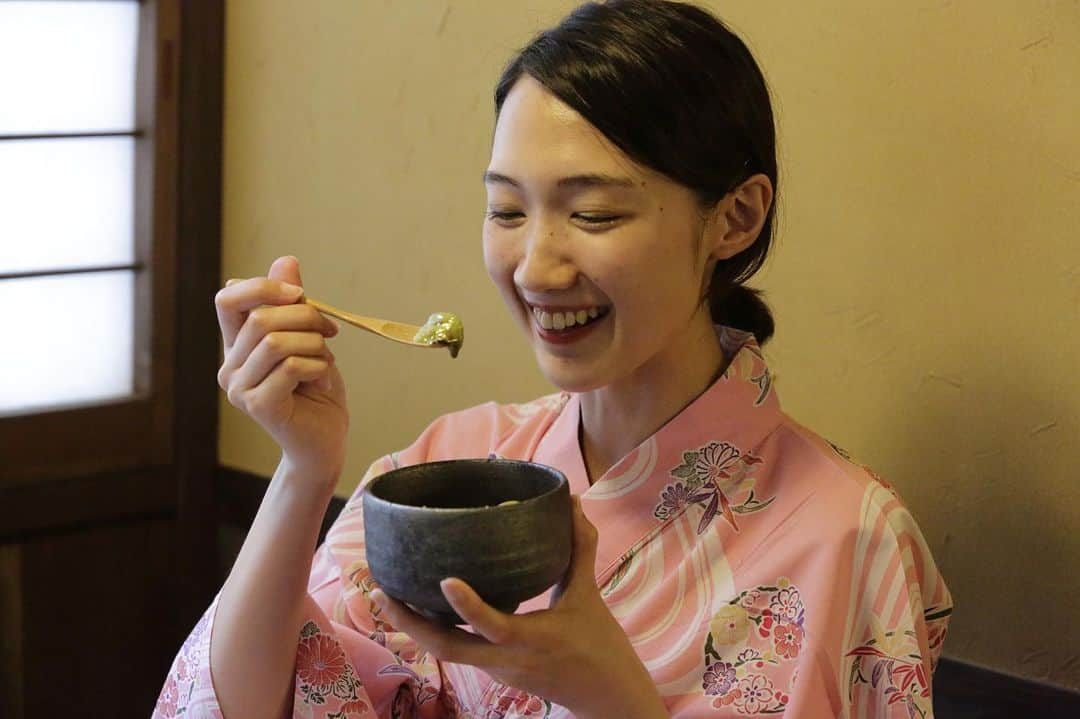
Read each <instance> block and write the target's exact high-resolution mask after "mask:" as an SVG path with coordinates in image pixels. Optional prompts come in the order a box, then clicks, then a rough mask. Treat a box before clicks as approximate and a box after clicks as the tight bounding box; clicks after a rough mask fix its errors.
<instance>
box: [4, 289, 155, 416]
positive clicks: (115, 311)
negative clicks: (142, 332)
mask: <svg viewBox="0 0 1080 719" xmlns="http://www.w3.org/2000/svg"><path fill="white" fill-rule="evenodd" d="M133 300H134V275H133V273H132V272H129V271H119V272H97V273H91V274H85V275H59V276H55V277H34V278H28V279H19V280H5V281H3V282H0V307H9V308H11V307H18V308H20V309H19V311H17V312H16V311H10V310H9V311H7V312H5V313H4V324H3V328H2V332H3V338H2V339H0V346H2V347H3V354H2V359H0V367H2V370H0V413H3V414H8V413H14V412H22V411H26V410H31V409H41V408H44V407H48V406H55V405H62V404H69V403H82V402H92V401H100V400H106V399H113V398H118V397H123V396H126V395H130V394H132V393H133V390H134V384H133V381H134V380H133V374H132V364H133V362H132V357H133V355H132V353H133V351H134V350H133V339H134V327H135V323H134V318H133V316H132V312H133V308H134V301H133Z"/></svg>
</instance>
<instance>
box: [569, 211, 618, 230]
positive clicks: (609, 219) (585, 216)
mask: <svg viewBox="0 0 1080 719" xmlns="http://www.w3.org/2000/svg"><path fill="white" fill-rule="evenodd" d="M574 217H576V218H577V219H579V220H581V221H582V222H584V223H585V224H586V225H588V226H589V227H608V226H610V225H613V224H615V223H616V222H618V221H619V220H621V219H622V216H621V215H605V214H597V213H591V212H578V213H575V214H574Z"/></svg>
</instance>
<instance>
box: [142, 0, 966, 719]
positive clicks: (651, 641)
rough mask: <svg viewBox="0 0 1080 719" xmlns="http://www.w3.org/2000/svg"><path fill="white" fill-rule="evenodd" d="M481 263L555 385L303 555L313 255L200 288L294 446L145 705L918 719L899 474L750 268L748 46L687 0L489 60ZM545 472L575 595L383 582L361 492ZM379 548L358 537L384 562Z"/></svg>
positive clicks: (323, 480)
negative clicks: (805, 397)
mask: <svg viewBox="0 0 1080 719" xmlns="http://www.w3.org/2000/svg"><path fill="white" fill-rule="evenodd" d="M494 100H495V110H496V124H495V132H494V138H493V141H492V146H491V156H490V159H489V162H488V166H487V169H486V172H485V173H484V181H485V186H486V188H487V208H486V216H485V222H484V228H483V248H484V261H485V265H486V268H487V271H488V273H489V275H490V277H491V279H492V280H493V282H494V283H495V285H496V286H497V287H498V289H499V291H500V292H501V294H502V296H503V299H504V300H505V302H506V305H507V307H508V309H509V311H510V313H511V315H512V316H513V318H514V320H515V321H516V322H517V324H518V325H519V327H520V329H521V331H522V332H523V333H524V335H525V337H526V339H527V341H528V342H529V344H530V346H531V348H532V350H533V352H534V354H535V356H536V360H537V363H538V365H539V367H540V369H541V370H542V372H543V373H544V374H545V375H546V376H547V378H548V379H549V380H550V381H551V382H553V383H554V384H555V385H556V386H558V388H559V389H560V390H561V391H560V392H559V393H557V394H555V395H551V396H548V397H542V398H540V399H538V400H535V401H533V402H530V403H526V404H523V405H499V404H495V403H487V404H484V405H480V406H478V407H473V408H471V409H466V410H463V411H460V412H456V413H453V414H450V415H446V416H443V417H440V418H439V419H437V420H435V421H434V422H433V423H432V424H431V425H430V426H429V427H428V429H427V430H425V431H424V433H423V434H422V435H421V436H420V437H419V438H418V439H417V440H416V441H415V442H414V443H413V444H412V445H410V446H409V447H407V448H406V449H404V450H402V451H400V452H394V453H391V454H388V455H386V456H384V457H383V458H382V459H380V460H378V461H377V462H375V463H374V464H373V465H372V466H371V468H370V470H369V471H368V472H367V474H366V476H365V478H364V479H363V480H362V481H361V488H360V490H358V491H357V492H356V493H355V494H353V496H352V498H351V499H350V500H349V503H348V505H347V506H346V508H345V510H344V511H343V512H342V514H341V516H340V518H339V519H338V520H337V521H336V522H335V524H334V526H333V527H332V528H331V530H330V532H329V534H328V536H327V541H326V542H325V543H324V544H323V545H322V546H321V547H319V548H318V549H317V551H315V554H314V559H312V556H311V555H312V550H313V549H315V547H314V544H315V537H316V533H317V531H318V527H319V520H320V519H321V517H322V514H323V512H324V511H325V508H326V504H327V501H328V499H329V496H330V494H331V492H332V490H333V487H334V486H335V484H336V480H337V476H338V474H339V473H340V471H341V467H342V465H343V461H344V437H345V434H346V429H347V426H348V409H347V405H346V401H345V392H344V383H343V379H342V376H341V374H340V373H339V372H338V369H337V367H336V364H335V362H334V357H333V354H332V353H331V352H330V350H329V349H328V347H327V340H328V339H330V338H332V337H333V336H334V335H335V334H336V331H335V330H334V328H333V327H331V326H329V325H328V324H327V323H326V322H325V321H324V320H323V319H322V318H321V317H319V316H318V314H317V313H315V312H314V311H312V310H311V308H310V307H304V306H303V305H298V304H297V303H296V302H297V298H298V297H299V296H300V295H301V293H302V290H301V287H300V286H299V285H300V283H301V280H300V272H299V263H298V261H297V260H296V259H295V258H293V257H283V258H279V259H278V260H277V261H276V262H275V263H274V264H273V265H272V266H271V268H270V271H269V273H268V276H267V277H256V278H249V279H245V280H241V281H236V282H231V283H229V284H228V286H227V287H226V288H225V289H223V290H221V292H220V293H219V295H218V298H217V307H218V316H219V321H220V324H221V328H222V334H223V338H224V347H225V356H224V361H223V364H222V367H221V371H220V373H219V381H220V383H221V385H222V387H223V388H224V389H225V390H226V391H227V392H228V396H229V400H230V402H232V403H233V404H234V405H236V406H237V407H239V408H240V409H242V410H243V411H245V412H246V413H247V414H248V415H250V416H251V417H252V418H253V419H255V420H256V421H257V422H258V423H259V424H260V425H261V426H262V427H263V428H264V429H265V430H266V431H267V432H268V433H269V434H270V435H271V436H272V437H273V438H274V440H275V441H276V442H277V443H278V445H280V447H281V448H282V451H283V456H282V461H281V463H280V465H279V467H278V471H277V472H276V474H275V476H274V478H273V480H272V482H271V484H270V487H269V489H268V491H267V495H266V498H265V499H264V501H263V504H262V506H261V507H260V509H259V514H258V516H257V517H256V520H255V523H254V525H253V527H252V529H251V531H250V533H249V534H248V537H247V539H246V541H245V543H244V547H243V549H242V550H241V553H240V556H239V558H238V559H237V561H236V564H235V566H234V567H233V569H232V572H231V573H230V575H229V577H228V580H227V581H226V583H225V585H224V587H223V588H222V591H221V593H220V594H219V596H218V598H217V599H216V600H215V601H214V602H213V604H212V605H211V606H210V608H209V609H208V610H207V612H206V614H205V616H204V618H203V619H202V621H200V622H199V624H198V625H197V626H196V628H195V630H194V631H193V633H192V635H191V637H190V638H189V640H188V642H187V643H186V644H185V645H184V647H183V649H182V650H181V652H180V656H179V657H178V658H177V662H176V664H175V665H174V668H173V672H172V673H171V674H170V676H169V678H168V680H167V683H166V686H165V689H164V691H163V693H162V700H161V703H160V704H159V706H158V715H159V716H163V717H165V716H170V717H171V716H175V715H177V714H179V713H180V712H181V709H183V710H184V711H186V712H188V713H196V714H199V713H204V714H207V715H217V714H218V713H220V714H223V715H225V716H228V717H230V719H236V718H237V717H245V716H283V715H287V714H288V713H289V712H291V713H292V715H293V716H296V717H301V716H303V717H312V716H318V717H326V718H327V719H330V718H331V717H333V718H335V719H336V718H338V717H346V716H355V717H375V716H382V717H406V716H407V717H414V716H421V717H429V718H432V719H433V718H435V717H465V716H474V717H479V716H483V717H487V718H489V719H492V718H500V719H501V718H504V717H533V716H535V717H571V716H573V717H578V718H580V719H585V718H590V719H591V718H600V717H604V718H610V717H623V718H631V719H637V718H641V719H652V718H654V717H668V716H672V717H679V718H682V719H691V718H697V717H713V716H736V715H762V714H772V715H776V714H784V715H786V716H788V717H796V718H811V717H824V716H841V715H842V716H851V717H862V716H877V717H887V716H895V717H905V718H907V719H910V717H913V716H922V717H926V716H930V714H931V712H932V706H931V701H932V697H931V694H932V675H933V669H934V665H935V663H936V660H937V657H938V656H939V654H940V651H941V645H942V642H943V640H944V635H945V629H946V625H947V622H948V617H949V615H950V613H951V609H952V603H951V599H950V595H949V592H948V589H947V588H946V586H945V584H944V582H943V581H942V578H941V577H940V575H939V573H938V571H937V569H936V567H935V564H934V560H933V557H932V556H931V555H930V553H929V551H928V549H927V547H926V544H925V542H924V541H923V538H922V536H921V534H920V532H919V529H918V527H917V525H916V524H915V522H914V520H913V519H912V517H911V515H910V513H909V512H908V510H907V509H906V507H905V506H904V504H903V502H902V501H901V500H900V498H899V496H898V495H897V493H896V492H895V490H894V489H893V488H892V487H891V486H890V485H889V484H888V483H887V482H885V481H884V480H883V479H881V478H880V477H878V476H877V475H876V474H874V473H873V472H872V471H871V470H869V469H868V468H866V467H864V466H862V465H861V464H860V463H858V462H857V461H855V460H854V459H853V458H851V457H850V456H849V455H848V454H847V453H846V452H844V451H843V450H842V449H840V448H839V447H836V446H835V445H832V444H830V443H829V442H827V441H826V440H825V439H823V438H822V437H820V436H819V435H817V434H815V433H814V432H812V431H811V430H809V429H808V428H806V427H804V426H802V425H801V424H799V423H798V422H796V421H795V420H793V419H792V418H791V417H789V416H788V415H787V414H785V413H784V411H783V410H782V409H781V407H780V403H779V399H778V397H777V393H776V391H775V389H774V387H773V381H772V374H771V372H770V370H769V368H768V367H767V366H766V364H765V361H764V357H763V354H762V351H761V346H762V345H763V344H764V343H765V342H766V341H768V340H769V338H770V337H771V336H772V334H773V331H774V326H773V321H772V316H771V313H770V311H769V309H768V308H767V307H766V305H765V304H764V302H763V301H762V299H761V297H760V296H759V294H758V293H757V292H756V291H754V290H751V289H749V288H747V287H746V286H745V285H744V284H743V282H744V281H745V280H747V279H748V278H749V277H750V276H752V275H753V274H754V273H755V272H756V270H757V269H758V268H759V267H760V266H761V263H762V262H763V261H764V258H765V256H766V254H767V252H768V249H769V246H770V243H771V238H772V228H773V217H774V207H775V199H776V194H777V188H778V180H779V178H778V176H777V170H776V149H775V127H774V124H773V114H772V110H771V103H770V98H769V93H768V90H767V87H766V84H765V81H764V78H763V76H762V74H761V71H760V70H759V68H758V66H757V64H756V62H755V61H754V59H753V57H752V56H751V54H750V52H749V50H748V49H747V47H746V45H745V44H744V43H743V41H742V40H740V39H739V38H738V37H737V36H736V35H735V34H733V33H732V32H731V31H730V30H729V29H728V28H727V27H726V26H725V25H724V24H723V23H722V22H721V21H720V20H718V19H717V18H715V17H714V16H712V15H711V14H709V13H708V12H706V11H704V10H701V9H699V8H696V7H694V6H692V5H688V4H683V3H676V2H665V1H664V0H610V1H609V2H605V3H588V4H585V5H582V6H581V7H579V8H578V9H576V10H575V11H574V12H572V13H571V14H570V15H569V16H567V17H566V18H565V19H564V20H563V21H562V22H561V23H560V24H559V25H558V26H556V27H554V28H551V29H549V30H547V31H544V32H542V33H540V34H539V35H538V36H537V37H536V38H534V39H533V41H532V42H531V43H529V44H528V45H527V46H526V47H525V48H524V49H523V50H522V51H521V52H520V53H518V55H517V56H516V57H514V58H513V59H512V60H511V62H510V63H509V64H508V65H507V67H506V68H505V70H504V72H503V75H502V77H501V78H500V80H499V82H498V84H497V87H496V90H495V97H494ZM485 456H486V457H501V458H509V459H517V460H527V461H531V462H536V463H540V464H546V465H550V466H552V467H555V468H557V469H559V470H561V471H562V472H563V473H564V474H565V475H566V477H567V478H568V480H569V483H570V487H571V491H572V492H573V493H574V494H575V495H576V497H575V502H574V540H573V557H572V560H571V564H570V568H569V570H568V571H567V573H566V576H565V577H564V578H563V580H562V582H561V583H560V584H559V585H558V586H556V587H555V588H553V589H551V590H549V591H548V592H546V593H545V594H543V595H541V596H539V597H535V598H534V599H532V600H529V601H528V602H526V603H525V604H524V605H522V606H521V607H520V608H519V609H518V610H517V611H516V613H513V614H510V613H506V612H502V611H499V610H497V609H495V608H493V607H491V606H488V605H487V604H485V603H484V601H483V600H481V598H480V597H479V595H477V594H476V592H474V591H473V590H472V588H470V587H469V586H468V585H466V584H465V583H464V582H462V581H461V580H460V579H457V578H454V577H447V578H445V579H444V580H443V582H442V585H441V587H442V591H443V593H444V594H445V596H446V600H447V601H448V602H449V604H450V605H451V606H452V607H453V609H454V610H455V612H456V613H457V614H458V615H459V616H460V617H462V618H464V619H465V620H466V621H467V623H468V626H469V628H468V629H461V628H458V627H453V626H445V625H442V624H439V623H438V622H436V621H433V620H432V619H429V618H426V617H424V616H421V615H420V614H418V613H416V612H414V611H412V609H411V608H410V607H408V606H406V605H404V604H402V603H401V602H399V601H396V600H395V599H394V598H392V597H390V596H388V595H387V594H386V592H384V591H383V590H382V589H381V588H379V587H378V586H377V584H376V583H375V582H374V580H373V579H372V577H371V574H370V572H369V569H368V562H367V557H368V554H367V551H366V548H365V544H364V536H365V534H364V518H363V513H362V511H360V510H361V508H362V501H361V499H362V491H363V488H364V487H366V486H367V485H368V483H369V482H370V481H371V479H372V478H374V477H376V476H378V475H381V474H383V473H385V472H387V471H389V470H391V469H393V468H396V467H402V466H407V465H415V464H420V463H425V462H435V461H442V460H448V459H456V458H466V457H485ZM372 556H374V555H372Z"/></svg>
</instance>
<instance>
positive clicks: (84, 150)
mask: <svg viewBox="0 0 1080 719" xmlns="http://www.w3.org/2000/svg"><path fill="white" fill-rule="evenodd" d="M2 5H3V3H0V6H2ZM134 175H135V140H134V139H133V138H130V137H94V138H71V139H58V140H6V141H3V142H0V272H26V271H32V270H51V269H66V268H75V267H93V266H98V267H100V266H102V265H125V264H132V262H133V258H134V227H133V225H132V223H133V221H134V220H133V217H134V201H135V179H134Z"/></svg>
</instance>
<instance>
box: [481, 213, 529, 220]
mask: <svg viewBox="0 0 1080 719" xmlns="http://www.w3.org/2000/svg"><path fill="white" fill-rule="evenodd" d="M524 216H525V213H523V212H516V211H513V210H488V211H487V218H488V219H489V220H495V221H496V222H514V221H516V220H520V219H521V218H522V217H524Z"/></svg>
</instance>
